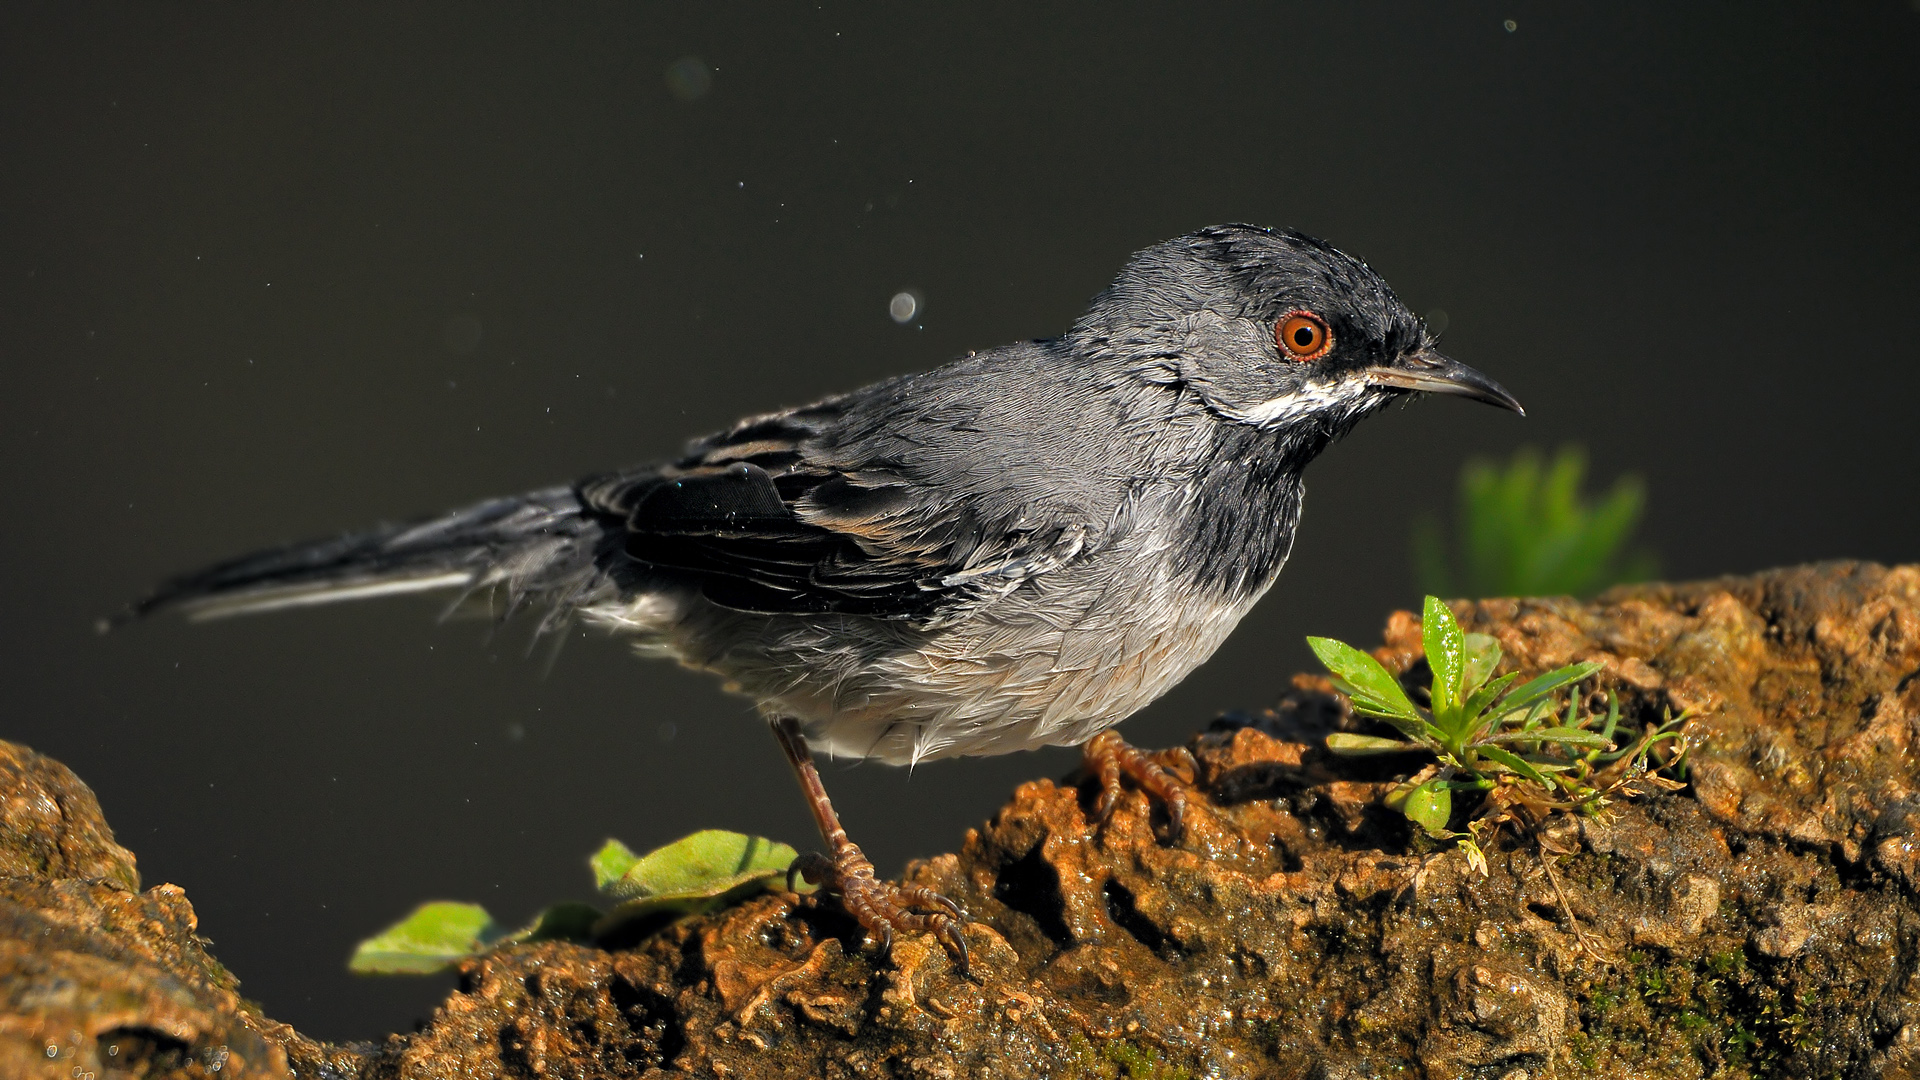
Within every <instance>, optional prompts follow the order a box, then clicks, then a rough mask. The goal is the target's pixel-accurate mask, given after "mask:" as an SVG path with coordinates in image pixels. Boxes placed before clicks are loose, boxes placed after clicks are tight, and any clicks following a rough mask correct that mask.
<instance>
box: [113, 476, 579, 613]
mask: <svg viewBox="0 0 1920 1080" xmlns="http://www.w3.org/2000/svg"><path fill="white" fill-rule="evenodd" d="M606 539H607V532H606V530H605V529H604V528H602V527H601V525H600V524H599V522H598V521H596V520H595V519H594V518H593V517H592V516H591V515H590V514H588V513H587V512H586V510H585V508H584V507H583V506H582V504H581V502H580V498H579V496H577V495H576V494H574V492H573V489H571V488H552V489H549V490H546V491H536V492H533V493H531V494H527V495H519V496H515V497H513V498H506V499H494V500H491V501H489V502H484V503H480V504H478V505H475V506H470V507H467V508H465V509H463V510H456V511H454V512H453V513H450V514H446V515H444V516H442V517H438V518H434V519H432V520H430V521H422V522H416V523H414V524H411V525H402V526H396V527H392V528H385V529H378V530H374V531H371V532H365V533H356V534H351V535H347V536H342V537H338V538H336V539H332V540H323V541H319V542H317V543H309V544H295V545H293V546H291V547H284V548H276V549H274V550H270V551H262V552H257V553H255V554H252V555H246V556H242V557H240V558H238V559H233V560H230V561H228V562H223V563H220V564H218V565H216V566H210V567H208V568H207V569H205V570H201V571H198V572H197V573H192V574H187V575H185V576H183V577H179V578H175V579H174V580H172V581H170V582H168V583H166V584H165V585H163V586H161V587H160V588H159V589H158V590H156V591H155V592H154V593H153V594H152V595H151V596H149V597H147V598H146V599H144V600H142V601H140V602H138V603H136V604H134V605H132V606H131V607H129V608H128V609H127V610H126V611H125V612H123V613H122V614H121V615H120V616H119V617H118V618H116V619H114V620H112V621H111V622H110V623H108V624H105V625H103V626H102V629H106V628H107V627H108V626H111V625H117V624H119V623H123V622H128V621H131V620H133V619H137V618H141V617H143V616H146V615H151V614H154V613H156V612H160V611H166V610H179V611H181V612H184V613H185V614H186V615H187V617H188V618H190V619H195V620H198V619H213V618H222V617H225V616H228V615H245V614H251V613H254V612H262V611H277V610H280V609H282V608H291V607H304V606H307V605H310V604H330V603H333V602H335V601H339V600H361V599H366V598H368V597H374V596H393V595H397V594H401V593H414V592H427V591H431V590H438V589H461V590H464V591H465V593H466V594H469V595H470V594H473V593H475V592H479V591H487V592H500V593H504V595H505V599H506V603H505V608H504V610H503V611H502V612H501V614H502V617H504V616H505V615H507V614H511V613H512V612H513V611H516V610H518V609H520V608H521V607H523V606H526V605H528V604H544V605H545V606H547V607H548V609H549V613H548V620H549V622H554V621H563V620H564V618H565V616H566V615H567V614H568V613H570V612H571V611H572V610H573V609H574V608H576V607H577V606H579V605H580V604H583V603H588V602H591V601H592V600H593V599H594V598H595V597H596V596H597V594H598V593H599V592H601V591H603V590H609V589H611V588H612V587H613V586H612V582H611V581H610V579H608V577H607V576H606V575H605V574H603V573H601V572H600V571H599V570H598V569H597V562H598V557H599V555H600V549H601V546H602V545H603V544H604V543H605V542H606ZM547 628H548V623H543V624H542V629H543V630H544V629H547Z"/></svg>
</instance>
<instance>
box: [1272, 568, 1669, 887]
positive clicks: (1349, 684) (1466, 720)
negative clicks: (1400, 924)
mask: <svg viewBox="0 0 1920 1080" xmlns="http://www.w3.org/2000/svg"><path fill="white" fill-rule="evenodd" d="M1420 636H1421V643H1422V644H1423V646H1424V647H1425V650H1426V654H1427V666H1428V667H1429V668H1431V669H1432V671H1433V681H1432V683H1431V686H1430V688H1429V693H1428V705H1427V706H1426V707H1425V708H1422V707H1421V706H1419V705H1416V704H1414V702H1413V699H1412V698H1410V697H1408V696H1407V692H1406V691H1405V690H1404V689H1402V687H1401V685H1400V681H1399V680H1398V679H1396V678H1394V676H1393V674H1392V673H1391V672H1389V671H1388V670H1387V669H1386V668H1385V667H1384V666H1382V665H1381V663H1380V662H1379V661H1378V660H1375V659H1374V658H1373V657H1371V656H1369V655H1367V654H1366V653H1364V652H1361V651H1360V650H1359V649H1356V648H1354V647H1353V646H1351V645H1348V644H1346V643H1345V642H1341V641H1335V640H1333V639H1331V638H1319V637H1310V638H1308V639H1307V644H1308V645H1309V646H1310V647H1311V648H1312V649H1313V652H1314V655H1316V656H1318V657H1319V658H1320V662H1321V663H1323V664H1325V665H1326V666H1327V670H1328V671H1331V672H1332V673H1333V675H1334V680H1333V684H1334V686H1335V688H1337V689H1338V690H1339V691H1340V692H1341V693H1343V694H1345V695H1347V697H1348V698H1349V699H1350V700H1351V701H1352V702H1353V709H1354V711H1355V712H1357V713H1360V714H1361V715H1363V716H1370V717H1373V718H1375V719H1378V720H1383V721H1385V722H1386V723H1387V724H1388V725H1389V726H1391V727H1392V728H1394V730H1396V731H1398V732H1399V733H1400V737H1399V738H1391V737H1386V736H1378V735H1361V734H1356V733H1353V732H1344V731H1342V732H1335V733H1333V734H1331V735H1328V736H1327V749H1328V750H1330V751H1332V752H1333V753H1335V754H1339V755H1342V756H1347V757H1357V756H1365V755H1373V754H1398V753H1411V752H1418V753H1426V754H1431V755H1432V756H1433V757H1434V759H1435V760H1434V763H1433V764H1431V765H1429V766H1428V767H1427V768H1425V769H1423V770H1421V771H1420V772H1419V773H1416V774H1415V775H1413V776H1412V777H1410V778H1408V779H1407V780H1406V781H1404V782H1402V783H1401V784H1400V785H1398V786H1397V787H1395V788H1394V789H1393V791H1392V792H1390V793H1389V794H1388V796H1387V799H1386V802H1387V805H1388V806H1390V807H1392V808H1393V809H1395V810H1398V811H1399V812H1400V813H1402V814H1404V815H1405V816H1406V817H1407V819H1408V820H1409V821H1411V822H1413V823H1414V824H1415V825H1418V826H1420V828H1421V829H1423V830H1425V831H1426V832H1427V834H1428V835H1431V836H1434V837H1436V838H1439V839H1452V840H1456V841H1458V842H1459V844H1460V847H1461V848H1462V849H1463V850H1464V851H1465V852H1466V853H1467V858H1468V860H1469V861H1470V862H1472V863H1473V865H1474V866H1475V868H1477V869H1479V870H1480V871H1481V872H1482V873H1485V872H1486V857H1485V855H1484V853H1483V852H1482V851H1481V848H1480V846H1479V842H1478V841H1479V840H1480V838H1481V833H1482V831H1483V830H1484V829H1486V828H1488V827H1491V826H1498V825H1500V824H1503V823H1505V822H1508V821H1514V820H1526V821H1531V822H1534V823H1537V822H1539V821H1541V820H1544V819H1545V817H1546V815H1548V814H1551V813H1554V812H1557V811H1569V810H1571V811H1579V812H1583V813H1589V814H1591V813H1598V812H1599V811H1600V810H1601V809H1603V808H1604V807H1605V806H1606V805H1607V803H1608V800H1609V799H1610V798H1611V797H1613V796H1616V795H1621V796H1625V795H1634V794H1640V793H1642V792H1644V791H1648V790H1656V789H1658V790H1675V789H1677V788H1679V787H1680V786H1682V785H1681V784H1680V783H1679V782H1678V781H1676V780H1673V779H1670V778H1668V777H1664V776H1660V775H1658V774H1659V773H1660V772H1662V771H1668V772H1672V771H1675V770H1677V769H1679V768H1681V767H1682V766H1683V759H1684V757H1685V754H1686V751H1687V749H1688V746H1687V743H1686V740H1685V738H1684V737H1683V735H1682V733H1681V727H1682V725H1684V724H1685V722H1686V720H1687V714H1685V713H1682V714H1681V715H1680V716H1678V717H1673V716H1671V715H1669V716H1667V717H1666V718H1664V719H1663V721H1662V723H1660V724H1659V725H1656V726H1654V727H1651V728H1649V729H1648V730H1646V731H1643V732H1642V733H1640V735H1639V736H1638V737H1636V738H1627V737H1626V733H1625V732H1624V731H1622V729H1621V724H1620V701H1619V698H1618V697H1616V696H1615V695H1613V694H1612V693H1611V692H1609V694H1608V695H1607V708H1606V711H1605V712H1594V711H1592V710H1586V709H1583V708H1582V707H1581V706H1582V702H1583V700H1584V697H1585V695H1582V694H1580V693H1577V692H1568V693H1566V695H1565V697H1566V700H1565V704H1564V705H1563V704H1562V703H1561V696H1562V692H1563V691H1576V690H1577V688H1578V686H1579V684H1580V683H1581V682H1583V681H1585V680H1586V679H1588V678H1590V677H1591V676H1593V675H1594V674H1596V673H1597V672H1599V671H1600V670H1601V668H1602V667H1603V666H1604V665H1602V664H1599V663H1596V662H1593V661H1588V662H1585V663H1579V664H1568V665H1567V666H1565V667H1561V668H1555V669H1554V670H1552V671H1549V672H1546V673H1544V674H1542V675H1537V676H1535V677H1534V678H1532V679H1529V680H1527V681H1526V682H1519V679H1520V673H1519V672H1517V671H1515V672H1508V673H1507V674H1505V675H1501V676H1498V677H1495V676H1494V674H1493V672H1494V669H1495V668H1497V667H1498V666H1499V664H1500V643H1499V642H1498V641H1495V640H1494V639H1493V638H1492V637H1490V636H1488V635H1486V634H1467V633H1462V632H1461V630H1460V624H1459V623H1458V622H1456V621H1455V620H1454V617H1453V612H1452V611H1450V610H1448V608H1447V605H1445V604H1443V603H1441V602H1440V600H1439V599H1438V598H1437V597H1432V596H1429V597H1427V598H1426V605H1425V607H1424V609H1423V611H1422V613H1421V619H1420ZM1516 683H1517V684H1518V685H1516ZM1456 792H1459V793H1464V794H1472V795H1477V796H1479V797H1480V799H1481V802H1480V808H1479V810H1478V812H1477V813H1476V814H1475V815H1474V816H1473V819H1472V821H1470V822H1469V824H1468V826H1467V829H1468V831H1467V832H1464V833H1462V832H1454V831H1452V830H1450V829H1449V828H1448V824H1449V822H1451V821H1452V819H1453V816H1454V815H1453V797H1454V794H1455V793H1456Z"/></svg>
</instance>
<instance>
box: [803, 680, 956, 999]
mask: <svg viewBox="0 0 1920 1080" xmlns="http://www.w3.org/2000/svg"><path fill="white" fill-rule="evenodd" d="M773 737H774V738H776V739H779V740H780V749H782V750H784V751H786V753H787V763H788V764H790V765H792V766H793V773H794V775H795V776H796V777H798V778H799V780H800V791H801V793H802V794H804V795H805V796H806V797H807V806H808V808H809V809H811V810H812V811H813V822H814V824H815V825H818V826H819V827H820V835H821V837H822V838H824V839H825V840H826V842H827V854H825V855H822V854H820V853H818V852H811V853H809V854H806V855H802V856H800V857H799V858H798V859H795V860H794V861H793V865H792V866H791V867H789V868H788V869H787V885H788V887H789V888H791V887H792V885H793V877H794V875H795V874H798V875H800V876H801V877H803V878H805V879H806V880H807V882H808V883H809V884H812V885H818V886H820V887H821V888H822V889H824V890H826V891H827V892H830V893H835V894H838V895H839V897H840V906H841V907H843V908H845V909H846V911H847V914H849V915H852V916H853V917H854V919H855V921H857V922H859V924H860V925H861V926H862V927H863V928H865V929H866V931H867V933H868V934H870V935H872V937H873V938H874V939H875V940H876V941H878V942H879V945H880V948H881V949H882V950H887V949H890V948H892V946H893V932H894V931H895V930H902V931H905V932H907V933H910V934H911V933H920V932H922V931H925V932H928V933H931V934H932V935H933V936H934V937H935V938H936V939H938V940H939V942H940V944H941V945H942V946H943V947H945V949H946V950H947V955H949V956H951V957H952V958H953V966H954V967H955V968H956V969H957V970H958V971H959V972H960V973H961V974H963V975H964V974H966V971H967V942H966V939H965V938H963V937H961V936H960V928H961V926H963V925H965V920H966V915H965V914H964V913H963V912H962V911H961V910H960V905H958V904H956V903H954V902H953V901H951V900H949V899H947V898H946V897H944V896H942V895H940V894H939V893H937V892H934V891H933V890H932V889H929V888H925V887H923V886H900V885H895V884H894V883H893V882H891V881H881V880H879V879H878V878H876V877H874V874H873V864H872V863H871V862H868V861H867V856H866V855H865V853H863V852H862V851H861V850H860V847H859V845H858V844H855V843H854V842H853V841H851V840H849V839H847V831H846V830H845V829H843V828H841V827H840V815H838V814H836V813H834V812H833V803H832V802H830V801H829V800H828V799H827V788H826V785H825V784H823V783H821V782H820V770H819V769H817V768H815V767H814V764H813V752H812V751H810V750H808V749H807V740H806V738H805V737H804V736H802V735H801V734H800V725H799V724H798V723H796V722H795V721H793V720H790V719H787V718H785V717H781V718H779V719H777V720H775V721H774V722H773Z"/></svg>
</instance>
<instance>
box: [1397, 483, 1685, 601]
mask: <svg viewBox="0 0 1920 1080" xmlns="http://www.w3.org/2000/svg"><path fill="white" fill-rule="evenodd" d="M1586 470H1587V457H1586V454H1585V453H1584V452H1583V451H1582V450H1580V448H1578V447H1574V446H1566V447H1562V448H1561V450H1560V452H1559V453H1558V454H1556V455H1554V458H1553V460H1552V461H1551V462H1545V461H1542V460H1541V456H1540V453H1539V451H1537V450H1533V449H1530V448H1528V449H1522V450H1520V451H1519V452H1517V453H1515V454H1514V456H1513V458H1512V460H1511V461H1510V462H1509V463H1508V464H1507V466H1506V468H1505V469H1502V468H1501V467H1500V466H1498V465H1496V464H1495V463H1493V462H1491V461H1487V460H1484V459H1474V460H1471V461H1469V462H1467V465H1466V467H1465V468H1464V469H1462V470H1461V472H1460V492H1459V504H1458V511H1457V516H1456V519H1455V522H1454V525H1455V533H1456V535H1455V540H1454V545H1453V546H1454V549H1455V552H1456V553H1457V555H1458V557H1459V564H1458V566H1457V567H1456V566H1455V565H1454V564H1453V562H1452V560H1451V559H1450V558H1449V552H1448V550H1447V549H1448V545H1447V542H1446V539H1445V537H1444V533H1443V530H1442V528H1441V525H1440V522H1439V520H1438V519H1437V518H1434V517H1432V516H1428V517H1425V518H1422V519H1420V520H1418V521H1416V522H1414V531H1413V560H1414V569H1415V571H1416V572H1417V574H1418V576H1419V579H1420V587H1421V588H1422V589H1423V590H1424V591H1426V592H1430V593H1439V594H1441V595H1444V596H1589V595H1592V594H1593V593H1596V592H1599V591H1600V590H1601V589H1604V588H1606V587H1607V586H1609V585H1617V584H1619V583H1621V582H1625V581H1645V580H1647V579H1649V578H1651V577H1653V576H1654V575H1655V573H1656V571H1657V562H1656V560H1655V559H1654V556H1653V554H1652V553H1651V552H1649V551H1645V550H1641V551H1635V552H1631V553H1629V552H1627V551H1626V550H1625V548H1626V544H1627V541H1628V539H1629V538H1630V537H1631V536H1632V534H1633V529H1634V526H1635V525H1637V524H1639V522H1640V515H1641V513H1642V512H1643V511H1644V510H1645V509H1646V500H1647V492H1646V485H1645V484H1644V483H1643V482H1642V481H1641V480H1640V478H1639V477H1637V476H1623V477H1621V478H1620V479H1619V480H1618V481H1616V482H1615V483H1614V485H1613V489H1612V490H1611V491H1609V492H1607V493H1606V494H1605V495H1604V496H1601V497H1599V498H1597V499H1588V498H1586V497H1583V496H1582V495H1581V493H1580V483H1581V480H1582V479H1583V478H1584V477H1585V475H1586Z"/></svg>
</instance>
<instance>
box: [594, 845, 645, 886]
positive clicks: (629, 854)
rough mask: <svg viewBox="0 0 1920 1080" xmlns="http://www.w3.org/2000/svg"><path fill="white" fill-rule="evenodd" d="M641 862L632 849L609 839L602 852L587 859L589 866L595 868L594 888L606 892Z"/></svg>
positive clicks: (601, 847) (601, 849) (602, 846)
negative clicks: (635, 864) (634, 865)
mask: <svg viewBox="0 0 1920 1080" xmlns="http://www.w3.org/2000/svg"><path fill="white" fill-rule="evenodd" d="M639 861H640V856H638V855H635V854H634V853H633V849H632V848H630V847H628V846H627V845H625V844H623V843H621V842H620V841H618V840H615V839H612V838H611V837H609V838H608V839H607V842H606V843H604V844H602V845H600V850H599V851H596V852H594V853H593V854H592V855H591V856H589V857H588V859H587V865H588V866H591V867H592V868H593V887H594V888H596V889H599V890H600V891H601V892H606V891H607V890H608V889H610V888H612V887H613V885H614V883H615V882H617V881H619V880H620V879H621V878H623V877H626V876H627V871H629V870H631V869H633V864H634V863H637V862H639Z"/></svg>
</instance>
